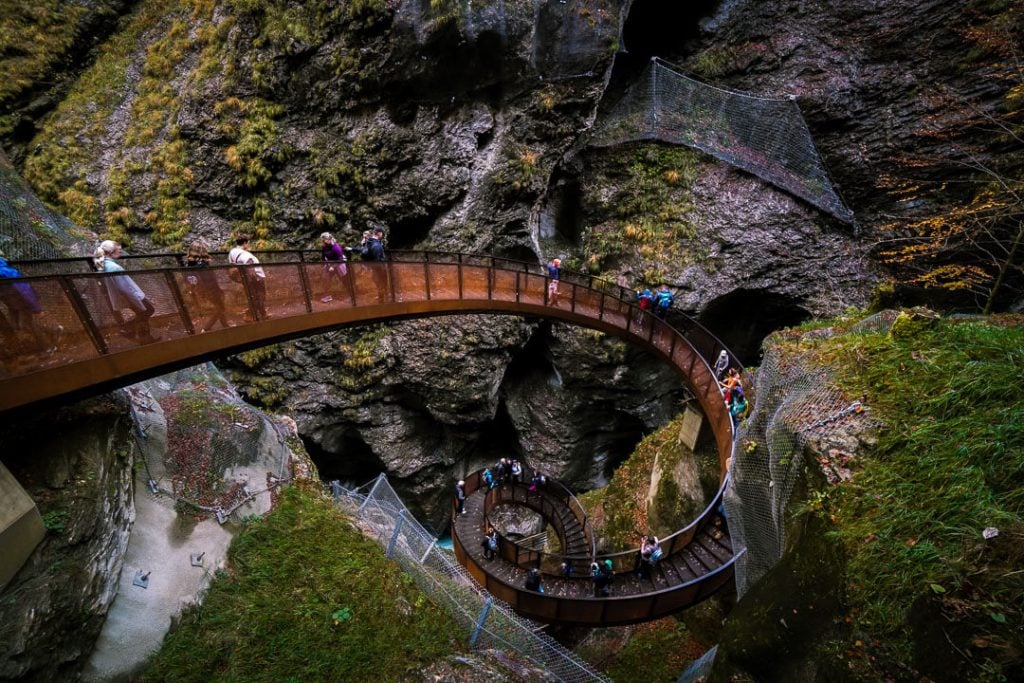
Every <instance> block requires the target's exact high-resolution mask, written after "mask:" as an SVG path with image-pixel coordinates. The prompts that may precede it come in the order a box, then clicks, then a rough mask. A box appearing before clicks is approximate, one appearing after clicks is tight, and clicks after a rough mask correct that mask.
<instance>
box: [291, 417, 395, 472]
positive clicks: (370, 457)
mask: <svg viewBox="0 0 1024 683" xmlns="http://www.w3.org/2000/svg"><path fill="white" fill-rule="evenodd" d="M302 441H303V444H304V445H305V446H306V451H307V452H308V453H309V457H310V458H311V459H312V460H313V464H315V465H316V468H317V471H319V472H320V477H321V478H322V479H323V480H324V481H331V480H332V479H338V480H340V481H341V482H342V483H344V484H347V485H351V486H359V485H361V484H365V483H366V482H367V481H369V480H370V479H372V478H373V477H375V476H377V475H378V474H380V473H381V472H383V471H384V469H385V468H384V463H383V462H382V461H381V459H380V458H378V457H377V456H376V455H375V454H374V452H373V450H372V449H371V448H370V446H369V445H368V444H367V443H366V442H365V441H364V440H363V438H362V436H360V434H359V432H358V431H356V430H354V429H346V430H344V431H343V432H342V433H341V434H337V435H333V434H332V435H331V441H332V448H331V450H330V451H328V450H325V449H324V448H323V447H322V446H321V444H320V443H318V442H315V441H312V440H311V439H308V438H305V437H304V438H303V439H302Z"/></svg>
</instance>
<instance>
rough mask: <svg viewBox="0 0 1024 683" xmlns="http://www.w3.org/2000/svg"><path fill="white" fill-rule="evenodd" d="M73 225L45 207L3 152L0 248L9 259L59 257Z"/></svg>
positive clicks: (65, 249)
mask: <svg viewBox="0 0 1024 683" xmlns="http://www.w3.org/2000/svg"><path fill="white" fill-rule="evenodd" d="M73 230H74V225H73V224H72V223H71V221H69V220H68V219H66V218H64V217H63V216H60V215H58V214H56V213H54V212H53V211H50V210H49V209H48V208H46V206H45V205H43V203H42V202H41V201H39V198H38V197H36V195H35V193H34V192H32V190H31V189H30V188H29V187H28V185H26V184H25V181H24V180H22V178H21V176H19V175H18V173H17V171H16V170H15V169H14V167H13V166H11V164H10V162H9V161H8V160H7V157H6V156H4V154H3V153H2V152H0V252H2V253H3V255H4V257H5V258H6V259H7V260H9V261H19V260H22V259H49V258H59V257H61V256H64V255H65V254H66V253H67V252H68V248H69V246H70V245H72V244H74V243H75V242H76V241H77V238H76V237H74V236H73V235H72V231H73Z"/></svg>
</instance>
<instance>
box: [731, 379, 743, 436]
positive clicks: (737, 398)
mask: <svg viewBox="0 0 1024 683" xmlns="http://www.w3.org/2000/svg"><path fill="white" fill-rule="evenodd" d="M730 393H731V395H730V402H729V404H728V405H729V415H730V416H732V429H733V432H734V435H735V431H736V429H737V428H738V427H739V424H740V418H742V417H743V416H744V415H745V414H746V412H747V397H746V396H744V395H743V388H742V387H739V386H737V387H734V388H733V389H732V390H731V392H730Z"/></svg>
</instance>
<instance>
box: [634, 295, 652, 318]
mask: <svg viewBox="0 0 1024 683" xmlns="http://www.w3.org/2000/svg"><path fill="white" fill-rule="evenodd" d="M636 300H637V302H638V304H637V305H639V306H640V312H639V313H637V316H636V324H637V325H642V324H643V322H644V313H643V312H644V311H649V310H650V309H651V302H652V301H654V295H653V294H651V290H650V289H649V288H647V287H645V288H644V289H643V291H642V292H637V293H636Z"/></svg>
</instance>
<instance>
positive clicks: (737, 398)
mask: <svg viewBox="0 0 1024 683" xmlns="http://www.w3.org/2000/svg"><path fill="white" fill-rule="evenodd" d="M726 368H728V369H726ZM715 379H717V380H718V384H719V386H721V387H722V395H723V397H724V398H725V406H726V408H728V409H729V415H730V416H731V417H732V428H733V431H734V432H735V431H736V428H737V427H738V426H739V424H740V419H742V418H743V417H744V416H745V415H746V414H747V408H748V407H749V405H750V404H749V403H747V397H746V394H744V392H743V378H742V377H741V376H740V371H739V370H737V369H736V368H734V367H729V354H728V352H726V351H725V350H724V349H723V350H722V352H721V353H719V354H718V359H717V360H716V361H715Z"/></svg>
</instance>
